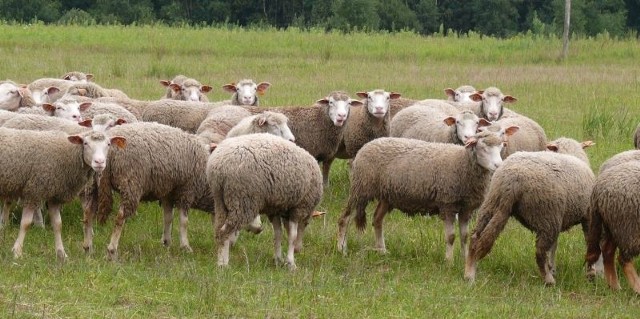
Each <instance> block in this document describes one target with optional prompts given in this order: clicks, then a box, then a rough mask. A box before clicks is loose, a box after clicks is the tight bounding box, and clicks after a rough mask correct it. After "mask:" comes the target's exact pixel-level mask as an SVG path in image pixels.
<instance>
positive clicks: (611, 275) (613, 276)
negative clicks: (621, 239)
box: [602, 231, 621, 290]
mask: <svg viewBox="0 0 640 319" xmlns="http://www.w3.org/2000/svg"><path fill="white" fill-rule="evenodd" d="M616 248H618V247H617V246H616V244H615V243H614V242H613V240H612V238H611V235H610V234H609V233H608V232H607V231H605V232H604V240H603V241H602V264H603V266H604V278H605V279H606V280H607V283H608V284H609V287H611V289H614V290H620V289H621V287H620V282H619V281H618V274H617V273H616V265H615V255H616Z"/></svg>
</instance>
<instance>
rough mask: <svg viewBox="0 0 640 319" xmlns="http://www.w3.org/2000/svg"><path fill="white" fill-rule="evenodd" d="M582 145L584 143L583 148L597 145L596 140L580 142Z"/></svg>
mask: <svg viewBox="0 0 640 319" xmlns="http://www.w3.org/2000/svg"><path fill="white" fill-rule="evenodd" d="M580 145H582V148H583V149H584V148H587V147H591V146H594V145H596V143H595V142H594V141H584V142H582V143H580Z"/></svg>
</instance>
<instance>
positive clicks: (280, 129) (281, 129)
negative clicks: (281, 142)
mask: <svg viewBox="0 0 640 319" xmlns="http://www.w3.org/2000/svg"><path fill="white" fill-rule="evenodd" d="M267 122H268V123H267V125H268V127H267V133H269V134H273V135H275V136H280V137H282V138H284V139H285V140H287V141H290V142H295V141H296V138H295V137H294V136H293V133H292V132H291V129H290V128H289V125H287V119H285V120H284V121H273V120H272V119H269V120H267Z"/></svg>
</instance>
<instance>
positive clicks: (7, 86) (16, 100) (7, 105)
mask: <svg viewBox="0 0 640 319" xmlns="http://www.w3.org/2000/svg"><path fill="white" fill-rule="evenodd" d="M21 99H22V95H21V92H20V88H18V87H17V86H15V85H14V84H12V83H8V82H6V83H2V84H0V109H2V110H8V111H14V110H16V109H17V108H18V107H19V106H20V100H21Z"/></svg>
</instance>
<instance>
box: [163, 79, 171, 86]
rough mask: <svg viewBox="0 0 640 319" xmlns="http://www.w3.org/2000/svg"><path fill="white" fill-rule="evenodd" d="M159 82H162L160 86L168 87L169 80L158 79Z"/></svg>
mask: <svg viewBox="0 0 640 319" xmlns="http://www.w3.org/2000/svg"><path fill="white" fill-rule="evenodd" d="M160 84H162V86H164V87H169V85H171V81H169V80H160Z"/></svg>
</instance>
